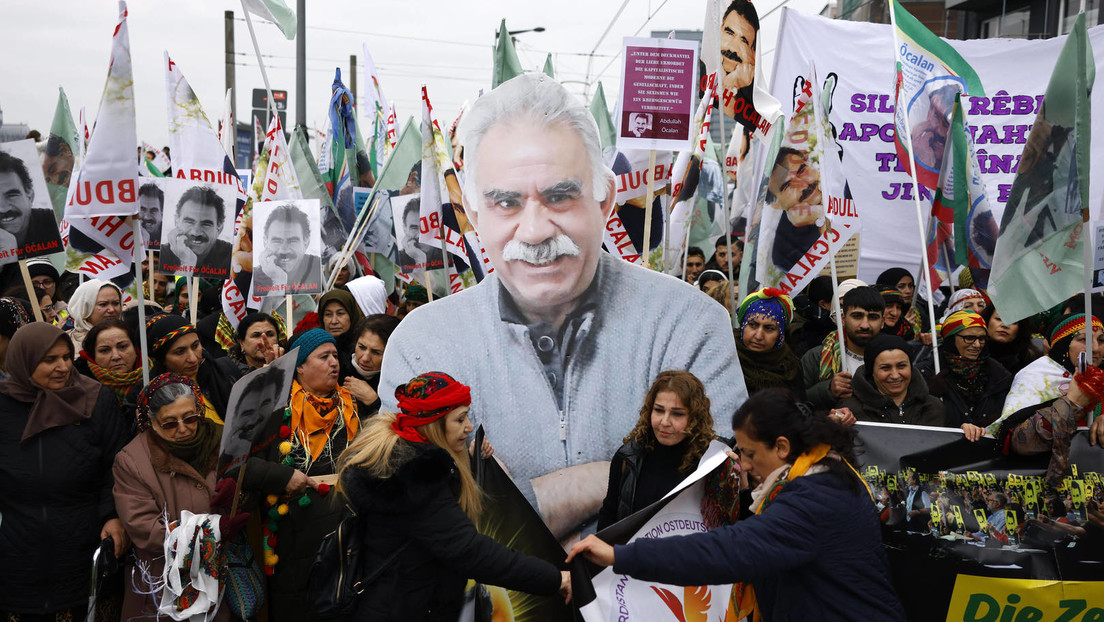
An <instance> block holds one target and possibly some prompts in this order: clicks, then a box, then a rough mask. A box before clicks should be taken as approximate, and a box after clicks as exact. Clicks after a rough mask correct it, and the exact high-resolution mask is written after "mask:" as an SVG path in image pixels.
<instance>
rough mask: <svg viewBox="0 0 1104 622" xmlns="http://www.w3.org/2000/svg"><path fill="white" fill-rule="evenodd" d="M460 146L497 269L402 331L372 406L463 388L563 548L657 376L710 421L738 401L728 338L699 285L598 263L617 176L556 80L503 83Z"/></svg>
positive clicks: (471, 119)
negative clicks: (417, 387) (434, 381)
mask: <svg viewBox="0 0 1104 622" xmlns="http://www.w3.org/2000/svg"><path fill="white" fill-rule="evenodd" d="M459 135H460V142H461V144H462V145H463V147H464V156H465V162H464V171H465V176H464V184H465V186H464V197H465V200H464V205H465V208H466V211H467V215H468V217H469V218H470V220H471V222H472V224H473V225H474V226H475V228H476V230H477V231H478V233H479V240H480V242H481V243H482V244H483V246H484V248H485V249H486V252H487V256H488V257H489V259H490V262H491V263H492V264H493V266H494V271H493V272H492V273H490V274H489V275H488V276H487V278H485V279H484V280H483V281H482V282H480V283H479V284H478V285H477V286H475V287H471V288H468V289H465V290H464V291H462V292H459V293H457V294H454V295H450V296H448V297H446V298H443V299H441V300H438V301H434V302H432V303H430V304H428V305H425V306H422V307H419V308H418V309H416V310H414V311H413V312H411V314H410V315H408V316H407V317H406V318H405V319H404V320H403V322H402V323H401V324H400V325H399V327H398V328H397V329H396V330H395V332H394V333H393V334H392V336H391V339H390V340H389V341H388V344H387V351H386V353H385V354H384V360H383V369H382V372H381V379H380V388H379V394H380V396H381V398H382V399H383V408H384V409H385V410H387V409H392V410H393V409H394V408H395V397H394V392H395V387H397V386H398V385H400V384H402V383H403V382H405V381H406V380H408V379H409V378H411V377H413V376H415V375H417V374H419V373H423V372H427V371H433V370H439V371H444V372H446V373H449V374H455V375H456V377H463V378H464V381H465V383H467V384H469V385H470V386H471V388H472V407H471V412H472V419H473V422H474V423H475V424H476V425H480V424H481V425H483V426H484V427H485V429H486V432H487V439H488V440H489V441H490V442H491V443H492V444H493V445H494V447H495V457H496V458H499V459H500V460H502V462H503V463H504V464H505V465H506V468H507V469H509V471H510V473H511V475H512V477H513V478H514V482H515V483H516V484H517V486H518V488H519V489H520V490H521V492H522V493H523V494H524V495H525V496H526V497H527V498H528V500H529V502H530V503H532V504H533V505H534V507H536V508H537V510H538V511H539V512H540V513H541V516H542V517H543V519H544V521H545V522H546V523H547V524H548V526H549V528H550V529H551V531H552V533H553V534H555V535H556V536H557V537H561V538H562V537H564V536H566V535H568V534H570V533H572V532H574V531H576V530H578V529H579V527H580V526H581V525H583V524H584V523H585V522H586V521H588V520H590V519H592V518H593V517H595V516H596V515H597V512H598V509H599V507H600V506H601V502H602V499H603V498H604V497H605V492H606V485H607V481H608V473H609V462H608V460H609V457H610V456H612V455H613V452H614V451H615V450H616V449H617V448H618V447H620V445H621V443H622V438H623V437H624V435H625V434H626V433H627V432H628V431H629V430H631V429H632V426H633V424H634V423H635V421H636V419H637V418H638V416H639V411H638V408H639V404H641V403H643V399H644V396H645V393H646V392H647V390H648V388H649V386H650V385H651V383H652V381H653V380H654V378H655V377H656V375H657V374H658V373H659V372H661V371H664V370H668V369H682V370H687V371H689V372H691V373H693V374H694V375H696V376H698V378H700V379H701V380H702V381H703V382H704V383H705V386H706V388H707V390H708V391H709V398H710V400H711V401H712V403H713V408H714V410H715V411H716V412H733V411H735V409H736V407H737V406H738V405H739V404H740V403H741V402H742V401H743V400H744V399H746V397H747V391H746V389H745V386H744V380H743V374H742V372H741V371H740V364H739V359H738V358H737V357H736V349H735V342H734V341H733V340H732V332H731V331H732V328H731V324H730V321H729V317H728V315H727V314H726V313H725V311H724V308H723V307H722V306H720V305H718V304H717V303H716V302H714V301H713V300H711V299H709V297H708V296H706V295H704V294H703V293H701V292H700V291H698V290H697V289H696V288H694V287H693V286H691V285H689V284H687V283H684V282H682V281H681V280H679V279H677V278H674V277H671V276H667V275H663V274H659V273H656V272H652V271H650V270H646V269H644V268H642V267H640V266H638V265H634V264H631V263H628V262H626V261H622V260H620V259H618V258H616V257H613V256H611V255H610V254H608V253H606V252H603V251H602V232H603V229H604V227H605V224H606V222H607V220H608V218H609V216H610V213H611V212H612V211H613V209H614V200H615V196H616V195H615V192H614V189H615V184H614V177H613V173H612V171H610V170H609V168H608V167H607V166H605V164H604V163H603V160H602V149H601V141H600V138H599V133H598V126H597V124H596V123H595V121H594V117H593V116H592V115H591V113H590V110H589V109H588V108H587V107H586V106H585V105H583V104H582V103H580V102H578V101H576V100H575V98H574V97H572V96H571V95H570V94H569V93H568V92H567V91H566V90H565V89H564V88H563V86H561V85H560V84H559V83H558V82H556V81H555V80H553V79H551V78H549V77H548V76H545V75H542V74H536V73H534V74H523V75H520V76H517V77H515V78H513V79H511V80H509V81H507V82H504V83H503V84H501V85H500V86H499V87H498V88H496V89H495V90H493V91H492V92H491V93H489V94H487V95H484V96H483V97H480V98H479V99H478V100H477V101H476V102H475V104H474V105H473V106H472V108H471V110H470V111H468V112H467V113H466V114H465V115H464V118H463V120H462V121H461V123H460V127H459ZM690 318H693V324H694V327H693V329H691V330H688V328H689V327H688V325H687V320H688V319H690ZM449 327H455V328H453V329H451V330H450V329H449ZM446 331H447V332H446Z"/></svg>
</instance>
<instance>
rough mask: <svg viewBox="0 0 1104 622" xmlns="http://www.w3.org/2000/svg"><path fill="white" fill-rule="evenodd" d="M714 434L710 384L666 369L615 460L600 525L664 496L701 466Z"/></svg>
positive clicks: (650, 393)
mask: <svg viewBox="0 0 1104 622" xmlns="http://www.w3.org/2000/svg"><path fill="white" fill-rule="evenodd" d="M713 438H714V433H713V415H712V414H711V413H710V411H709V397H707V396H706V394H705V386H704V385H703V384H702V382H701V380H699V379H698V378H697V377H696V376H694V374H691V373H690V372H686V371H678V370H669V371H664V372H660V374H659V375H658V376H657V377H656V380H655V383H653V384H652V386H651V388H650V389H648V394H647V396H646V397H645V398H644V405H643V406H642V407H641V409H640V419H638V420H637V422H636V425H635V426H634V427H633V429H632V431H630V432H629V434H628V436H626V437H625V441H624V443H625V444H624V445H622V446H621V447H620V448H619V449H618V450H617V453H615V454H614V455H613V459H612V460H611V461H610V472H609V485H608V487H607V490H606V498H605V499H604V500H603V501H602V508H601V510H599V512H598V529H599V530H602V529H604V528H606V527H608V526H610V525H612V524H613V523H615V522H617V521H619V520H621V519H623V518H625V517H626V516H629V515H630V514H633V513H634V512H636V511H638V510H640V509H642V508H645V507H648V506H649V505H651V504H652V503H655V502H656V501H658V500H660V499H661V498H663V496H664V495H666V494H667V493H668V492H670V491H671V489H673V488H674V487H675V486H677V485H678V484H679V482H681V481H682V480H683V479H685V478H686V476H687V475H689V474H690V473H691V472H693V470H694V469H695V468H696V467H697V466H698V460H699V459H700V458H701V457H702V456H703V455H704V454H705V450H706V448H707V447H708V446H709V442H710V441H711V440H712V439H713Z"/></svg>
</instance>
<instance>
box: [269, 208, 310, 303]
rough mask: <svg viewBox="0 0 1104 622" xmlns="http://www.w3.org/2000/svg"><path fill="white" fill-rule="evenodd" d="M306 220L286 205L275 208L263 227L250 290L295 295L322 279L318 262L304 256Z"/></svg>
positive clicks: (295, 209) (304, 216) (305, 253)
mask: <svg viewBox="0 0 1104 622" xmlns="http://www.w3.org/2000/svg"><path fill="white" fill-rule="evenodd" d="M310 239H311V237H310V218H309V217H308V216H307V215H306V214H305V213H304V212H302V211H300V210H299V209H298V208H297V207H295V206H294V205H292V204H290V203H285V204H283V205H279V206H277V207H276V209H274V210H272V214H271V215H270V216H269V217H268V220H267V221H266V222H265V225H264V240H263V251H262V253H261V261H260V263H259V264H258V265H257V267H256V269H255V270H254V271H253V291H254V292H256V293H257V294H267V293H269V292H271V291H279V292H281V293H288V294H290V293H295V292H299V291H306V290H311V291H315V290H317V289H318V287H319V282H320V280H321V278H322V260H321V258H320V257H319V256H318V255H311V254H309V253H307V245H308V244H309V243H310Z"/></svg>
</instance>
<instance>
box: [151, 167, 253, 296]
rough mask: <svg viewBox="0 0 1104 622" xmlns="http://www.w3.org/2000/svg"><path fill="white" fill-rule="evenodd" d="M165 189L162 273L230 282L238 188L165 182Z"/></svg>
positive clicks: (187, 182) (170, 180)
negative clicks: (235, 204) (227, 280)
mask: <svg viewBox="0 0 1104 622" xmlns="http://www.w3.org/2000/svg"><path fill="white" fill-rule="evenodd" d="M235 179H237V178H236V177H235ZM164 188H165V220H164V225H163V228H162V236H161V242H162V243H161V261H160V262H158V266H157V268H158V272H160V273H161V274H175V275H177V276H188V277H190V276H198V277H203V278H206V279H225V278H227V276H228V275H229V273H230V255H231V243H232V242H233V240H234V203H235V200H236V198H237V195H236V191H235V189H234V187H233V186H229V185H226V184H212V183H203V182H194V181H190V180H183V179H169V178H165V180H164Z"/></svg>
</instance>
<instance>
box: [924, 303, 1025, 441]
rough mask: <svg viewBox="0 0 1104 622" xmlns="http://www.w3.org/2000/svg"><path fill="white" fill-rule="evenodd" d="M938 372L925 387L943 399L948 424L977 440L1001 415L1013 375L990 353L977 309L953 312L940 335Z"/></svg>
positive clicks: (984, 324)
mask: <svg viewBox="0 0 1104 622" xmlns="http://www.w3.org/2000/svg"><path fill="white" fill-rule="evenodd" d="M939 337H940V344H939V363H940V369H941V371H940V372H939V373H938V374H935V375H933V376H931V379H930V380H929V381H928V390H929V391H930V392H931V394H932V395H934V396H935V397H938V398H939V399H941V400H943V406H944V407H945V408H946V410H947V425H948V426H958V427H960V428H962V431H963V433H965V434H966V438H967V439H969V440H970V441H976V440H978V439H979V438H981V436H982V435H983V434H984V433H985V429H984V428H985V426H987V425H989V424H990V423H992V422H994V421H996V420H997V417H1000V412H1001V408H1002V407H1003V406H1004V397H1005V396H1006V395H1008V389H1009V388H1011V386H1012V374H1010V373H1008V370H1006V369H1005V368H1004V366H1003V365H1001V364H1000V363H998V362H997V361H996V359H994V358H992V357H990V356H989V348H988V347H987V343H988V341H989V334H988V331H987V327H986V322H985V319H984V318H982V317H981V315H980V314H979V313H977V312H976V311H955V312H954V313H952V314H951V315H950V316H948V317H947V319H946V320H944V321H943V327H942V329H941V331H940V334H939Z"/></svg>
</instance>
